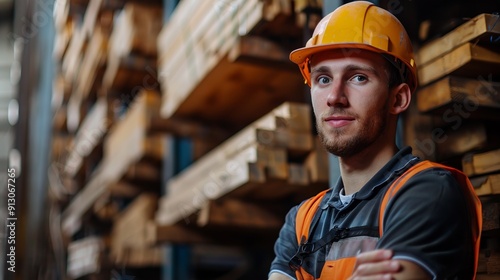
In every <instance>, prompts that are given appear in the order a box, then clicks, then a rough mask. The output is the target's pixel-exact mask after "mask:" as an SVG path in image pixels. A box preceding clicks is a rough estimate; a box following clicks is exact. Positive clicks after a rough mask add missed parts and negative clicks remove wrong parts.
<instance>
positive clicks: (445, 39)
mask: <svg viewBox="0 0 500 280" xmlns="http://www.w3.org/2000/svg"><path fill="white" fill-rule="evenodd" d="M498 18H499V15H494V14H480V15H478V16H476V17H474V18H473V19H471V20H469V21H467V22H466V23H464V24H462V25H460V26H459V27H457V28H455V29H454V30H453V31H451V32H449V33H448V34H446V35H444V36H442V37H441V38H439V39H436V40H434V41H432V42H430V43H427V44H425V45H423V46H422V47H421V48H420V49H419V51H418V53H417V56H416V61H417V64H418V65H422V66H423V65H425V64H427V63H429V62H431V61H432V60H435V59H436V58H439V57H441V56H443V55H444V54H446V53H448V52H450V51H452V50H453V49H454V48H456V47H457V46H459V45H462V44H464V43H466V42H472V41H474V42H475V43H477V41H478V40H479V39H486V40H488V41H489V36H493V35H499V34H500V26H499V25H498V24H496V23H497V21H498V20H499V19H498Z"/></svg>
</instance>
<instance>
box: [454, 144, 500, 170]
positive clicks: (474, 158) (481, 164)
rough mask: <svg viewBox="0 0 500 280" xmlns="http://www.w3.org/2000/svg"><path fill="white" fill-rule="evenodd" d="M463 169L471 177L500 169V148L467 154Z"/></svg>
mask: <svg viewBox="0 0 500 280" xmlns="http://www.w3.org/2000/svg"><path fill="white" fill-rule="evenodd" d="M462 170H463V171H464V173H465V174H466V175H467V176H469V177H471V176H477V175H483V174H486V173H491V172H498V171H500V149H497V150H493V151H489V152H485V153H480V154H467V155H465V156H464V158H463V159H462Z"/></svg>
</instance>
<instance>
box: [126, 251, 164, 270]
mask: <svg viewBox="0 0 500 280" xmlns="http://www.w3.org/2000/svg"><path fill="white" fill-rule="evenodd" d="M164 256H165V253H164V251H163V248H162V247H151V248H139V249H137V248H130V249H128V250H127V252H126V254H125V257H124V259H123V261H121V262H118V264H120V265H123V266H126V267H130V268H141V267H146V268H150V267H155V266H161V265H162V263H163V258H164Z"/></svg>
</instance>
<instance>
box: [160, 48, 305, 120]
mask: <svg viewBox="0 0 500 280" xmlns="http://www.w3.org/2000/svg"><path fill="white" fill-rule="evenodd" d="M248 41H249V40H246V41H245V40H243V41H240V43H239V44H237V45H236V46H235V48H242V49H241V51H240V55H243V54H242V52H243V51H244V48H243V47H242V45H244V44H245V43H246V42H248ZM249 55H251V54H249ZM245 59H248V56H247V58H245ZM256 59H259V60H260V61H261V60H263V58H262V57H258V58H256ZM268 61H269V63H273V64H274V65H279V63H276V61H277V60H275V59H269V60H268ZM215 62H217V61H215ZM277 67H278V66H277ZM189 73H190V71H189V70H188V69H186V70H184V71H178V72H177V73H176V74H175V75H173V76H172V77H171V78H170V77H169V79H168V80H164V79H163V80H160V82H161V83H162V84H166V87H165V88H164V90H163V95H164V102H163V107H162V111H161V113H162V115H163V116H165V117H171V116H177V117H183V118H199V119H203V120H205V121H206V122H211V123H219V124H221V125H223V126H227V127H233V128H236V129H240V128H241V127H242V126H244V125H246V124H248V123H250V122H251V121H253V120H255V119H257V118H258V117H259V116H262V115H264V114H265V112H268V111H269V110H271V109H272V108H274V107H276V106H278V105H279V104H281V103H282V102H283V101H301V100H302V99H303V96H302V90H301V88H302V87H303V81H302V78H301V77H300V76H299V75H298V74H297V71H295V69H293V70H292V69H279V68H276V67H269V66H266V65H265V64H262V63H245V62H237V61H231V60H229V59H227V58H222V59H220V60H219V61H218V63H217V64H216V65H215V66H214V67H213V68H212V69H211V70H210V71H209V72H205V73H206V74H205V75H204V76H203V77H200V79H199V80H196V79H195V80H194V81H192V82H190V83H192V84H190V85H189V86H183V87H179V85H180V84H185V82H184V81H187V80H188V79H192V77H191V75H190V74H189ZM269 77H273V78H272V79H269ZM160 79H162V78H161V77H160ZM197 81H199V82H198V83H197ZM189 87H191V88H189ZM242 100H244V102H245V106H239V104H241V102H242ZM207 104H209V106H207ZM207 108H211V109H210V110H207ZM256 108H257V109H256Z"/></svg>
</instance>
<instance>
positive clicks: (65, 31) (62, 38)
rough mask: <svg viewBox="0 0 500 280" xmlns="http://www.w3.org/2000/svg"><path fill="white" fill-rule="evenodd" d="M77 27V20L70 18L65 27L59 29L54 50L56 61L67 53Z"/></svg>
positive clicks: (60, 59)
mask: <svg viewBox="0 0 500 280" xmlns="http://www.w3.org/2000/svg"><path fill="white" fill-rule="evenodd" d="M75 28H76V27H75V22H74V21H73V20H72V19H68V21H67V22H66V23H65V24H64V27H63V28H61V29H60V30H58V31H57V33H56V36H55V38H54V50H53V52H52V53H53V57H54V59H55V60H56V61H62V59H63V58H64V56H65V55H66V52H67V50H68V47H69V42H70V41H71V36H72V34H73V32H74V30H75Z"/></svg>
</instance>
